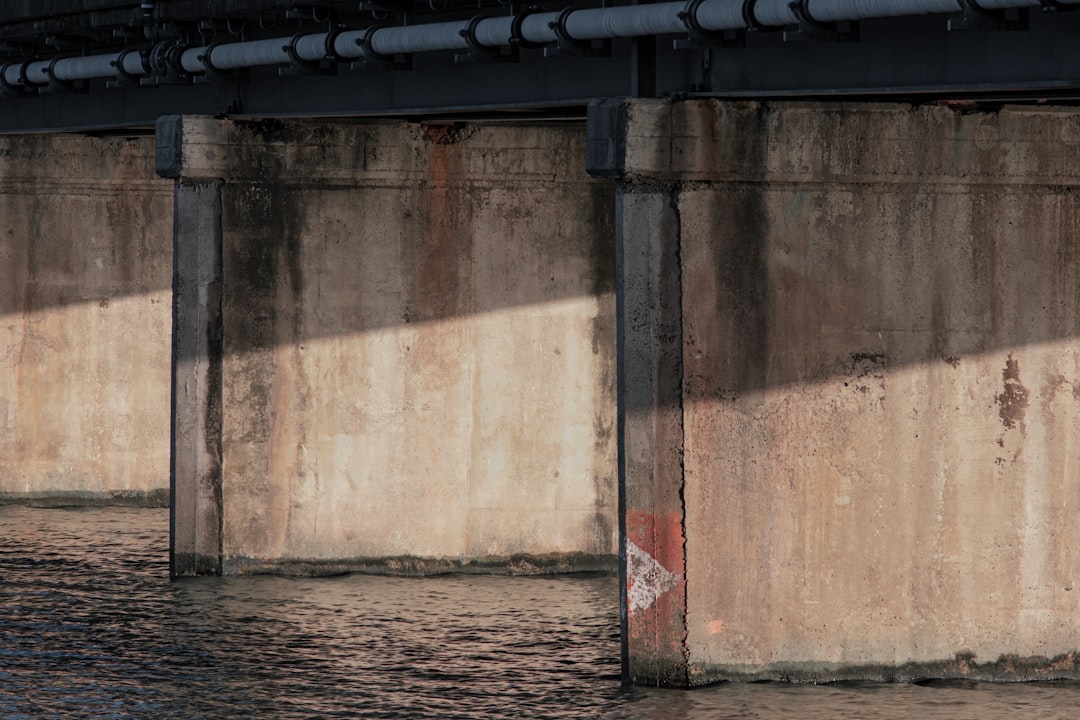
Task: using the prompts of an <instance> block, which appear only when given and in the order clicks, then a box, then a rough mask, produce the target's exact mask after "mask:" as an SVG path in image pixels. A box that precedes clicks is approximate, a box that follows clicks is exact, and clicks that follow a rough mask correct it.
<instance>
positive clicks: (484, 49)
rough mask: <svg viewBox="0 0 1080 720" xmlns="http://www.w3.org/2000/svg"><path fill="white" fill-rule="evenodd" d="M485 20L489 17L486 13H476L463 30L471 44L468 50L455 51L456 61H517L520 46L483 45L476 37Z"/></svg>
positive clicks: (462, 33) (466, 40) (464, 35)
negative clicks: (477, 29)
mask: <svg viewBox="0 0 1080 720" xmlns="http://www.w3.org/2000/svg"><path fill="white" fill-rule="evenodd" d="M484 20H487V17H485V16H484V15H476V16H475V17H473V18H472V19H470V20H469V24H468V25H467V26H465V28H464V29H462V30H461V37H463V38H464V39H465V42H467V43H468V44H469V49H468V51H467V52H463V53H455V54H454V62H455V63H473V62H517V60H518V48H517V46H516V45H509V46H501V47H500V46H495V47H492V46H490V45H482V44H481V43H480V41H479V40H477V39H476V28H477V26H478V25H480V23H481V22H482V21H484Z"/></svg>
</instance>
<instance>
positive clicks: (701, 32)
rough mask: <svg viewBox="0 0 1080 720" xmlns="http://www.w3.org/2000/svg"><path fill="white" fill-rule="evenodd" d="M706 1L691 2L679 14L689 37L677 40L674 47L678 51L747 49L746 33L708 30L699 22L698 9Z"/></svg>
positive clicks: (743, 31) (693, 0)
mask: <svg viewBox="0 0 1080 720" xmlns="http://www.w3.org/2000/svg"><path fill="white" fill-rule="evenodd" d="M703 2H705V0H690V2H689V3H688V4H687V6H686V9H684V10H683V11H682V12H680V13H679V20H681V21H682V23H683V25H685V26H686V32H687V33H688V34H689V37H687V38H682V39H679V40H676V41H675V42H674V43H673V47H674V48H675V49H676V50H707V49H709V48H714V47H722V48H744V47H746V31H745V30H742V29H738V30H706V29H705V28H703V27H701V23H699V22H698V17H697V14H698V8H700V7H701V3H703Z"/></svg>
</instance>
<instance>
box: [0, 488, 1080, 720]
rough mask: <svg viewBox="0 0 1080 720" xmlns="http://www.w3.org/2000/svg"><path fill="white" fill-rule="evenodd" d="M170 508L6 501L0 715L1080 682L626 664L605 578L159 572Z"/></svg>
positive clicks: (738, 709)
mask: <svg viewBox="0 0 1080 720" xmlns="http://www.w3.org/2000/svg"><path fill="white" fill-rule="evenodd" d="M167 524H168V523H167V513H166V512H165V511H162V510H132V509H116V508H109V509H93V510H55V509H52V510H45V509H31V508H14V507H6V508H0V718H52V717H55V718H98V717H100V718H226V717H228V718H235V717H256V716H259V717H268V718H310V717H369V718H381V717H385V718H428V717H430V718H493V717H508V718H509V717H512V718H594V717H595V718H612V719H622V718H626V719H630V718H635V719H636V718H643V719H647V720H653V719H657V720H659V719H664V720H667V719H669V718H670V719H674V720H680V719H686V720H698V719H705V718H710V719H711V718H765V719H771V718H808V719H813V718H866V719H868V720H870V719H875V718H909V717H917V718H919V719H920V720H935V719H937V718H941V719H948V720H957V719H962V718H979V720H985V719H986V718H1018V717H1019V718H1023V717H1032V718H1035V717H1038V718H1058V717H1060V718H1065V717H1072V716H1073V715H1075V714H1076V709H1077V708H1080V686H1076V685H1064V684H1062V685H1012V686H992V685H972V686H967V687H965V686H948V687H920V686H906V685H897V686H881V685H873V686H824V687H791V686H784V685H730V686H719V687H713V688H706V689H700V690H695V691H691V692H672V691H657V690H649V691H645V690H632V691H624V690H622V689H621V688H620V687H619V683H618V671H619V668H618V662H617V658H618V634H617V631H618V627H617V606H616V598H617V588H616V582H615V580H614V579H613V578H598V577H577V578H494V577H481V576H449V577H438V578H430V579H422V580H418V579H402V578H381V577H370V576H360V575H354V576H345V577H335V578H322V579H296V578H276V577H252V578H228V579H202V580H193V581H184V582H179V583H169V582H168V580H167V574H168V562H167V556H166V547H167Z"/></svg>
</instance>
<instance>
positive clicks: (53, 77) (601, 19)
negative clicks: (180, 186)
mask: <svg viewBox="0 0 1080 720" xmlns="http://www.w3.org/2000/svg"><path fill="white" fill-rule="evenodd" d="M1056 4H1058V5H1068V6H1080V0H1057V3H1056ZM1042 5H1044V2H1043V1H1042V0H803V3H802V6H801V9H797V5H796V4H795V3H792V2H791V0H757V1H756V2H755V3H754V4H753V5H751V6H750V7H752V8H753V17H752V18H750V20H751V21H752V24H754V25H755V26H757V27H783V26H790V25H796V24H799V22H800V21H801V20H804V19H805V20H811V21H814V22H821V23H833V22H841V21H855V20H863V19H871V18H879V17H898V16H904V15H929V14H937V13H956V12H960V11H962V10H964V9H965V7H973V8H976V9H982V10H986V11H994V10H1004V9H1012V8H1032V7H1040V6H1042ZM744 7H745V5H744V2H743V0H697V1H694V0H691V1H690V2H686V1H684V0H677V1H676V2H663V3H656V4H651V5H629V6H618V7H608V8H591V9H579V10H571V9H568V10H564V11H562V12H544V13H540V12H531V13H527V14H526V15H525V16H523V17H521V16H519V17H518V18H516V19H515V18H513V17H506V16H502V17H493V18H474V19H472V20H460V21H452V22H439V23H427V24H421V25H406V26H400V27H374V28H368V29H364V30H348V31H344V32H338V33H335V34H334V35H332V36H331V35H330V34H328V33H312V34H308V35H300V36H294V37H285V38H272V39H269V40H255V41H251V42H237V43H222V44H215V45H207V46H204V47H195V48H188V49H185V50H183V51H182V52H176V53H175V55H176V56H175V57H171V59H168V60H165V61H164V64H165V65H167V66H169V67H166V68H162V67H160V66H159V63H158V61H155V67H156V69H157V71H158V72H162V71H163V70H164V71H167V72H170V73H173V74H181V73H184V74H189V75H199V74H203V73H207V72H212V71H227V70H236V69H240V68H248V67H260V66H267V65H282V64H286V63H290V62H294V61H299V62H317V61H321V60H323V59H327V58H330V59H343V60H348V59H354V58H360V57H363V56H365V55H367V54H369V53H373V54H375V55H376V56H392V55H401V54H410V53H421V52H436V51H445V50H465V49H469V48H470V47H474V46H480V47H488V48H492V49H494V48H499V47H505V46H508V45H511V44H513V43H515V42H519V41H522V42H524V43H528V44H531V45H549V44H552V43H555V42H558V41H560V40H563V39H565V40H572V41H574V40H576V41H590V40H603V39H609V38H622V37H641V36H648V35H671V34H682V33H686V32H688V30H689V29H691V28H693V29H695V30H704V31H707V32H716V31H722V30H739V29H745V26H746V24H747V18H745V17H744ZM515 34H516V37H515ZM328 45H329V46H330V47H328ZM165 47H166V46H165V45H163V44H159V45H156V46H154V48H153V49H152V50H149V51H147V50H139V51H134V50H130V51H124V52H121V53H114V54H105V55H92V56H86V57H76V58H59V59H56V60H33V61H27V62H23V63H10V64H8V65H6V66H3V70H2V72H0V80H2V81H3V84H4V85H5V86H7V87H9V88H10V87H19V86H23V85H30V86H38V85H47V84H49V83H51V82H53V81H59V82H75V81H80V80H91V79H96V78H112V77H116V76H117V75H127V76H130V77H139V76H142V75H145V74H146V73H147V69H146V66H145V64H144V63H145V60H146V58H147V57H155V58H157V57H158V56H159V55H162V56H166V57H168V56H170V53H168V52H161V53H159V52H158V51H159V50H160V49H162V48H165ZM174 65H175V67H174ZM170 68H171V69H170Z"/></svg>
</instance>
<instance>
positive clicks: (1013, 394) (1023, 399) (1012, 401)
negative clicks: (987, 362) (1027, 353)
mask: <svg viewBox="0 0 1080 720" xmlns="http://www.w3.org/2000/svg"><path fill="white" fill-rule="evenodd" d="M1001 377H1002V380H1003V381H1004V383H1005V387H1004V389H1003V390H1002V391H1001V394H1000V395H998V396H997V402H998V406H999V408H998V416H999V417H1000V418H1001V423H1002V425H1004V426H1005V427H1006V429H1009V430H1011V429H1012V428H1014V427H1016V423H1018V422H1019V423H1021V425H1022V424H1023V422H1024V414H1025V413H1026V412H1027V407H1028V391H1027V388H1025V387H1024V385H1023V383H1021V382H1020V361H1019V360H1014V359H1013V356H1012V353H1010V354H1009V357H1008V359H1007V360H1006V361H1005V369H1004V370H1002V371H1001Z"/></svg>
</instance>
